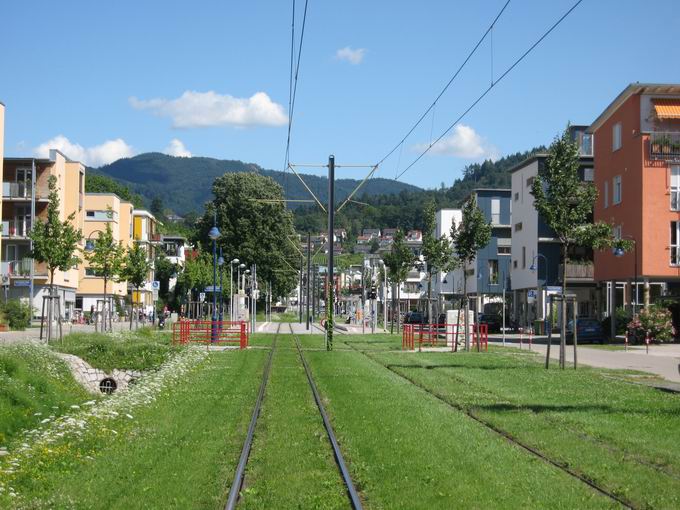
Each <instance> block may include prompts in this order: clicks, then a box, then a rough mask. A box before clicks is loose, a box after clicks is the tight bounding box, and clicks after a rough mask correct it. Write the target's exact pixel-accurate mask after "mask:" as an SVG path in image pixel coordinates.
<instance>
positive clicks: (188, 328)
mask: <svg viewBox="0 0 680 510" xmlns="http://www.w3.org/2000/svg"><path fill="white" fill-rule="evenodd" d="M249 338H250V328H249V323H248V322H244V321H235V322H232V321H214V322H213V321H199V320H180V321H179V322H175V323H174V324H173V325H172V343H173V344H203V345H206V346H211V345H219V346H228V345H233V346H238V347H239V349H245V348H246V347H248V340H249Z"/></svg>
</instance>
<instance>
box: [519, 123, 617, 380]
mask: <svg viewBox="0 0 680 510" xmlns="http://www.w3.org/2000/svg"><path fill="white" fill-rule="evenodd" d="M579 167H580V161H579V149H578V144H577V143H576V142H574V141H572V139H571V137H570V134H569V126H567V128H566V129H565V130H564V132H563V133H562V135H561V136H559V135H558V136H556V137H555V140H554V141H553V143H552V144H551V145H550V149H549V150H548V157H547V158H546V161H545V165H544V166H543V168H542V169H540V170H539V172H538V175H537V176H536V179H534V182H533V184H532V186H531V194H532V195H533V196H534V207H535V209H536V211H538V214H539V215H540V216H541V217H542V218H543V220H544V221H545V222H546V224H547V225H548V226H549V227H550V228H551V229H552V230H553V232H554V234H555V237H556V238H557V239H559V240H560V243H561V250H562V326H561V334H560V366H561V367H562V368H564V365H565V352H566V320H565V319H566V301H565V297H566V294H567V263H568V261H569V252H570V248H571V247H573V246H586V247H590V248H593V249H602V248H605V247H607V246H612V245H614V244H618V245H620V246H621V247H622V248H623V249H630V244H629V243H628V242H626V241H621V240H619V241H617V240H615V239H614V237H613V234H612V229H611V226H610V225H608V224H607V223H604V222H593V219H592V215H593V205H594V203H595V200H596V199H597V190H596V189H595V186H594V185H593V184H592V183H588V182H583V181H581V179H580V178H579V175H578V170H579ZM574 349H576V346H574ZM575 352H576V351H574V353H575ZM547 354H548V356H549V355H550V344H548V351H547ZM574 355H575V354H574ZM548 360H549V358H546V368H547V366H548Z"/></svg>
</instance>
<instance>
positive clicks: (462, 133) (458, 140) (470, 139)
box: [414, 124, 500, 160]
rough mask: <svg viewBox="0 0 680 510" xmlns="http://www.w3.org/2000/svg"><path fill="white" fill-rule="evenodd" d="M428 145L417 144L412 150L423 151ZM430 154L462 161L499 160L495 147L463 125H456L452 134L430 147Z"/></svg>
mask: <svg viewBox="0 0 680 510" xmlns="http://www.w3.org/2000/svg"><path fill="white" fill-rule="evenodd" d="M428 146H429V144H427V143H423V144H418V145H416V146H415V147H414V148H415V149H416V150H418V151H422V150H425V149H426V148H427V147H428ZM430 152H431V153H433V154H442V155H445V156H455V157H457V158H464V159H491V160H496V159H498V158H499V156H500V153H499V150H498V148H497V147H495V146H493V145H492V144H490V143H489V142H488V141H487V140H485V139H484V138H483V137H482V136H480V135H479V134H478V133H477V132H476V131H475V130H474V129H473V128H471V127H470V126H466V125H465V124H458V125H457V126H456V127H455V128H453V133H451V134H450V135H448V136H445V137H444V138H442V139H441V140H440V141H439V142H438V143H437V144H435V145H433V146H432V149H430Z"/></svg>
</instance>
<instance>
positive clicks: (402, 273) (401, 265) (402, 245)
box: [383, 229, 415, 333]
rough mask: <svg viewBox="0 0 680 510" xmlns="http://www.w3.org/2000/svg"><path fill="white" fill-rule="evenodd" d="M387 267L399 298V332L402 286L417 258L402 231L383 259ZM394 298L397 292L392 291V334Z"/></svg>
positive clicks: (398, 232) (388, 274)
mask: <svg viewBox="0 0 680 510" xmlns="http://www.w3.org/2000/svg"><path fill="white" fill-rule="evenodd" d="M383 260H384V261H385V267H386V268H387V278H388V280H389V281H390V282H391V283H392V286H393V289H394V288H395V287H396V298H397V312H396V313H397V331H399V326H400V322H401V314H400V310H399V308H400V307H399V300H400V299H401V290H400V287H401V284H402V283H403V282H405V281H406V277H407V275H408V272H409V270H410V269H411V267H413V262H414V260H415V257H414V255H413V252H412V251H411V249H410V248H409V247H408V246H407V245H406V241H405V240H404V233H403V232H402V231H401V229H399V230H397V233H396V234H395V236H394V241H393V242H392V250H391V251H390V252H389V253H386V254H385V256H384V257H383ZM394 298H395V291H394V290H393V291H392V323H391V325H390V333H394V308H395V306H394Z"/></svg>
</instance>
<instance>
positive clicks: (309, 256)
mask: <svg viewBox="0 0 680 510" xmlns="http://www.w3.org/2000/svg"><path fill="white" fill-rule="evenodd" d="M311 263H312V234H311V232H307V297H306V298H305V304H306V306H307V320H306V323H307V331H309V328H310V325H309V280H310V277H311V274H312V266H311Z"/></svg>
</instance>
